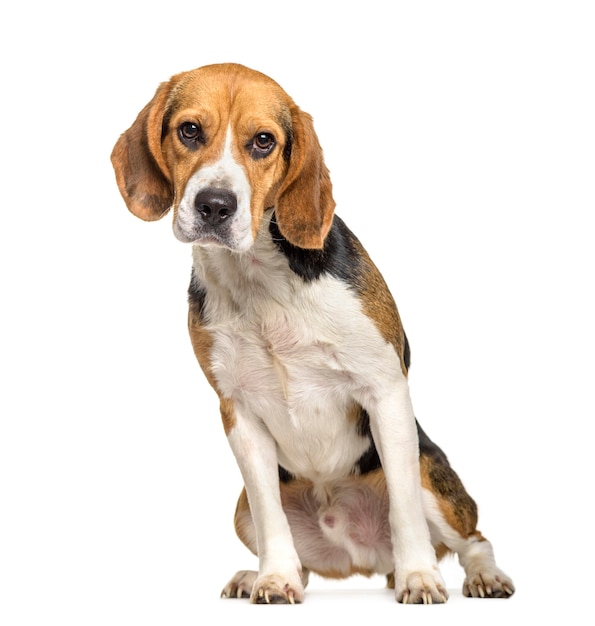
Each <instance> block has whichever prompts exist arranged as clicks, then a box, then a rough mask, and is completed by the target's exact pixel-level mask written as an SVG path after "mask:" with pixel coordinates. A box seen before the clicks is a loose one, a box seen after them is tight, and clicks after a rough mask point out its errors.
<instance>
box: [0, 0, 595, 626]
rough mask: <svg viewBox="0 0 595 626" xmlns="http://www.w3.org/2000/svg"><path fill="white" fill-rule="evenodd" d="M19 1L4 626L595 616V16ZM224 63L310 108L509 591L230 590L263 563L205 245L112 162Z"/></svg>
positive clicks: (7, 99) (583, 6)
mask: <svg viewBox="0 0 595 626" xmlns="http://www.w3.org/2000/svg"><path fill="white" fill-rule="evenodd" d="M5 4H6V6H4V8H3V9H1V11H2V13H3V15H2V16H0V23H1V26H0V28H1V29H2V36H1V37H0V46H1V48H2V49H1V50H0V53H1V63H2V66H1V68H2V97H1V100H0V102H1V104H0V106H1V108H2V110H1V112H0V113H1V124H2V131H1V135H0V149H1V152H2V157H3V159H2V162H3V165H2V170H1V171H2V194H1V196H0V198H1V213H0V255H1V257H0V261H1V264H0V271H1V284H0V285H1V286H0V293H1V294H2V304H1V308H0V316H1V324H0V342H1V343H0V359H1V362H0V366H1V372H0V386H1V397H0V412H1V413H0V417H1V425H0V428H1V431H0V623H1V624H2V625H3V626H13V625H17V624H27V625H33V624H35V625H40V624H47V623H50V622H51V623H60V624H65V625H66V624H76V625H81V624H85V625H87V624H89V625H91V624H93V625H94V624H101V625H103V624H110V625H119V624H126V625H131V624H142V625H147V624H175V625H180V624H198V623H205V621H207V620H211V621H212V620H215V623H228V621H231V620H238V621H240V620H241V622H242V623H257V622H258V623H273V621H274V623H277V622H278V621H279V620H282V621H285V622H289V623H298V621H299V622H300V623H303V621H304V620H310V621H312V620H314V623H319V621H320V622H322V619H323V616H324V619H332V620H333V622H336V623H346V624H350V623H357V622H361V620H362V619H366V620H367V621H372V620H375V619H376V618H377V619H378V621H381V620H383V619H386V618H389V619H391V620H392V619H394V620H395V621H396V620H400V619H408V620H410V622H409V623H415V624H420V623H424V624H425V623H428V624H429V623H432V624H435V623H445V621H446V623H451V621H452V622H454V621H455V620H456V621H457V623H459V624H467V623H478V622H479V623H482V624H492V623H493V624H496V623H501V622H503V621H505V620H506V621H508V622H509V623H510V620H517V621H515V622H513V623H518V620H519V619H522V618H530V619H536V620H537V619H539V618H545V617H548V618H553V619H556V618H560V619H565V620H569V618H570V621H571V622H572V619H573V618H575V621H579V622H581V621H582V622H583V623H584V620H583V619H581V617H580V616H581V615H582V614H583V612H586V611H590V608H589V606H590V604H589V603H590V601H591V600H592V595H593V590H592V585H593V580H592V578H593V577H592V571H593V570H592V560H593V543H592V540H591V530H592V519H591V513H590V512H591V510H592V508H591V506H592V505H591V502H590V501H591V499H592V496H593V466H592V445H591V438H592V434H591V433H592V424H593V418H594V417H595V408H594V402H593V380H594V379H593V375H594V368H593V358H594V354H595V345H594V343H595V342H594V332H593V324H594V319H595V308H594V305H593V270H594V268H595V258H594V254H593V234H594V227H593V221H592V220H593V209H594V208H595V192H594V165H595V114H594V112H595V90H594V89H595V87H594V85H595V83H594V79H595V72H594V70H595V45H594V41H595V37H594V34H593V33H594V32H595V21H594V19H593V11H591V10H590V7H592V3H590V2H575V1H572V0H565V1H563V2H562V1H560V2H552V1H548V0H542V1H540V2H527V1H524V0H515V1H512V2H510V1H506V0H500V1H498V2H480V1H477V0H475V1H468V2H461V1H453V2H443V1H441V2H424V1H420V2H409V3H401V2H393V3H389V2H386V1H376V0H367V1H366V2H363V3H355V2H323V1H322V0H318V1H317V2H310V1H308V0H301V1H300V2H296V3H283V2H279V1H274V2H268V1H260V0H255V1H243V2H227V1H226V0H212V1H211V2H206V1H204V0H203V1H199V0H195V1H194V2H180V1H177V0H170V1H169V2H160V3H156V2H145V3H141V2H138V3H137V2H130V3H129V2H126V1H125V0H122V1H121V2H118V3H115V2H112V3H107V6H105V5H103V4H100V3H98V4H85V3H82V4H81V3H74V2H72V3H69V2H63V1H60V0H56V1H54V2H32V3H28V4H22V3H21V4H20V5H19V8H7V7H8V6H9V5H8V3H5ZM211 5H212V6H211ZM222 61H235V62H240V63H243V64H245V65H248V66H252V67H254V68H256V69H259V70H261V71H263V72H264V73H266V74H269V75H270V76H272V77H273V78H275V79H276V80H277V81H278V82H279V83H280V84H281V85H282V86H283V87H285V89H286V90H287V91H288V92H289V93H290V94H291V95H292V96H293V98H294V99H295V100H296V102H297V103H298V104H299V105H300V106H301V108H303V109H304V110H306V111H308V112H309V113H311V114H312V115H313V116H314V121H315V126H316V128H317V131H318V134H319V138H320V141H321V143H322V145H323V147H324V149H325V155H326V161H327V164H328V166H329V167H330V170H331V174H332V178H333V183H334V193H335V198H336V200H337V205H338V206H337V212H338V214H340V215H341V216H342V217H343V218H344V219H345V221H346V222H347V223H348V225H349V226H350V227H351V228H352V229H353V230H354V231H355V232H356V233H357V234H358V236H359V237H360V239H361V240H362V242H363V243H364V245H365V246H366V248H367V249H368V251H369V252H370V254H371V256H372V257H373V258H374V259H375V261H376V262H377V264H378V266H379V267H380V269H381V271H382V272H383V273H384V275H385V277H386V278H387V281H388V283H389V285H390V287H391V290H392V292H393V294H394V296H395V298H396V300H397V302H398V304H399V307H400V311H401V315H402V317H403V320H404V323H405V326H406V329H407V333H408V335H409V339H410V341H411V344H412V349H413V368H412V371H411V388H412V394H413V402H414V405H415V408H416V413H417V415H418V417H419V419H420V421H421V423H422V424H423V426H424V428H425V429H426V431H427V432H428V433H429V434H430V436H431V437H432V438H433V439H434V440H435V441H436V442H438V443H439V444H440V445H441V446H442V447H443V448H444V449H445V451H446V452H447V454H448V456H449V458H450V460H451V462H452V464H453V465H454V467H455V469H456V470H457V471H458V472H459V474H460V475H461V477H462V479H463V481H464V482H465V484H466V486H467V488H468V490H469V491H470V492H471V494H472V495H473V496H474V497H475V498H476V500H477V501H478V504H479V507H480V528H481V530H482V531H483V532H484V534H485V535H486V536H487V537H489V538H490V539H491V540H492V542H493V544H494V546H495V550H496V555H497V558H498V561H499V563H500V565H501V566H502V567H503V568H504V569H505V570H506V571H507V572H508V573H510V575H511V576H512V577H513V579H514V581H515V583H516V585H517V590H518V591H517V595H516V596H515V597H514V598H513V599H511V600H509V601H491V602H488V601H484V602H482V601H473V600H466V599H464V598H462V596H461V592H460V588H461V583H462V580H463V573H462V570H461V569H460V568H459V566H458V564H457V563H456V562H455V561H451V562H448V563H447V564H446V565H445V567H444V568H443V572H444V576H445V577H446V581H447V586H448V588H449V590H450V593H451V600H450V601H449V603H448V604H447V605H446V606H444V607H433V608H430V607H402V606H399V605H396V604H395V603H394V601H393V600H392V598H391V594H390V593H389V592H386V591H383V590H382V584H383V581H382V580H381V579H373V580H371V581H368V580H366V579H361V578H354V579H351V580H349V581H346V582H343V583H336V582H333V583H331V584H325V583H323V582H322V581H320V579H314V580H313V581H312V584H311V587H310V593H309V595H308V597H307V601H306V603H305V604H303V605H302V606H300V607H254V606H250V605H248V604H247V603H246V602H245V601H224V600H219V597H218V596H219V592H220V590H221V588H222V586H223V584H224V583H225V582H226V581H227V579H228V578H229V577H230V576H231V575H232V573H233V572H235V570H236V569H240V568H246V567H247V568H251V567H253V566H254V564H255V560H254V559H253V557H252V556H251V555H250V554H249V553H248V552H247V550H246V549H245V548H244V547H243V546H242V545H241V544H240V542H239V540H237V539H236V537H235V534H234V531H233V526H232V517H233V510H234V507H235V501H236V498H237V495H238V493H239V490H240V487H241V482H240V479H239V474H238V471H237V469H236V467H235V463H234V460H233V458H232V456H231V453H230V452H229V450H228V447H227V442H226V440H225V436H224V434H223V430H222V427H221V425H220V420H219V415H218V407H217V402H216V397H215V394H214V392H212V391H211V389H210V388H209V387H208V385H207V384H206V382H205V381H204V379H203V378H202V374H201V373H200V370H199V367H198V365H197V363H196V361H195V360H194V357H193V355H192V351H191V348H190V343H189V340H188V338H187V335H186V328H185V324H186V287H187V283H188V278H189V271H190V249H189V248H188V247H185V246H183V245H182V244H180V243H178V242H177V241H176V240H175V239H174V237H173V235H172V234H171V223H170V218H169V217H168V218H166V219H164V220H163V221H162V222H159V223H156V224H155V223H153V224H145V223H143V222H141V221H140V220H137V219H136V218H134V217H133V216H132V215H130V214H129V213H128V212H127V210H126V208H125V206H124V203H123V201H122V200H121V198H120V196H119V193H118V191H117V188H116V185H115V181H114V177H113V171H112V169H111V164H110V161H109V155H110V152H111V149H112V146H113V144H114V142H115V141H116V139H117V137H118V136H119V134H120V133H121V132H123V131H124V130H125V129H126V128H128V126H129V125H130V124H131V123H132V121H133V119H134V118H135V116H136V114H137V113H138V111H139V110H140V109H141V108H142V107H143V106H144V105H145V103H146V102H148V100H149V99H150V98H151V97H152V95H153V93H154V91H155V89H156V87H157V85H158V84H159V82H161V81H163V80H166V79H168V78H169V76H171V75H172V74H174V73H177V72H180V71H183V70H188V69H192V68H194V67H197V66H200V65H204V64H208V63H212V62H222ZM585 615H586V613H585ZM205 616H207V617H205ZM372 616H374V617H372ZM390 623H392V622H390ZM532 623H537V622H532Z"/></svg>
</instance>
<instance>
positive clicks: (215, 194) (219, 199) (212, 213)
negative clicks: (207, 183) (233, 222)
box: [194, 189, 238, 226]
mask: <svg viewBox="0 0 595 626" xmlns="http://www.w3.org/2000/svg"><path fill="white" fill-rule="evenodd" d="M194 206H195V207H196V210H197V211H198V213H199V214H200V215H201V217H202V219H203V220H204V221H205V222H207V223H209V224H211V226H218V225H219V224H221V223H222V222H224V221H225V220H226V219H227V218H228V217H231V216H232V215H233V214H234V213H235V212H236V211H237V209H238V201H237V198H236V196H235V194H233V193H231V192H229V191H225V190H223V189H203V190H202V191H199V192H198V193H197V194H196V197H195V198H194Z"/></svg>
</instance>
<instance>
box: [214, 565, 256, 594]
mask: <svg viewBox="0 0 595 626" xmlns="http://www.w3.org/2000/svg"><path fill="white" fill-rule="evenodd" d="M257 578H258V572H253V571H251V570H241V571H239V572H236V574H235V576H234V577H233V578H232V579H231V580H230V581H229V582H228V583H227V585H225V587H224V588H223V591H222V592H221V597H222V598H249V597H250V594H251V593H252V588H253V587H254V582H255V581H256V579H257Z"/></svg>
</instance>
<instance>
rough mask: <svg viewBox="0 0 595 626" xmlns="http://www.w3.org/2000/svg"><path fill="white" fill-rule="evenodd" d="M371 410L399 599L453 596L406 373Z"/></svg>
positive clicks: (439, 600)
mask: <svg viewBox="0 0 595 626" xmlns="http://www.w3.org/2000/svg"><path fill="white" fill-rule="evenodd" d="M391 387H392V388H391V390H390V391H389V392H388V393H385V394H384V395H383V397H382V398H381V399H380V400H379V401H378V402H377V403H375V406H374V409H373V410H372V411H370V425H371V428H372V435H373V437H374V442H375V445H376V448H377V450H378V454H379V456H380V459H381V463H382V467H383V469H384V473H385V476H386V484H387V489H388V494H389V502H390V509H389V522H390V528H391V539H392V545H393V559H394V565H395V572H394V576H395V596H396V599H397V601H398V602H403V603H405V604H407V603H411V604H414V603H424V604H431V603H442V602H445V601H446V600H447V598H448V593H447V591H446V588H445V585H444V581H443V580H442V576H441V575H440V571H439V569H438V563H437V560H436V553H435V551H434V548H433V547H432V544H431V540H430V532H429V529H428V525H427V522H426V519H425V515H424V512H423V504H422V493H421V480H420V472H419V442H418V436H417V428H416V425H415V417H414V414H413V407H412V405H411V400H410V396H409V386H408V383H407V380H406V379H403V380H402V381H399V382H398V384H397V385H394V383H393V384H392V386H391Z"/></svg>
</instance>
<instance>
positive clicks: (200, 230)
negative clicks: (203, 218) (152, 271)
mask: <svg viewBox="0 0 595 626" xmlns="http://www.w3.org/2000/svg"><path fill="white" fill-rule="evenodd" d="M197 221H198V220H195V222H194V223H193V224H184V221H183V220H180V219H179V218H176V219H175V220H174V224H173V231H174V236H175V237H176V239H177V240H178V241H181V242H182V243H189V244H192V245H195V246H202V247H205V248H212V247H217V248H227V249H228V250H233V251H244V250H247V249H248V248H250V246H251V245H252V243H253V239H252V234H251V232H250V231H249V230H248V231H247V232H245V233H242V232H238V229H237V227H236V226H237V225H235V224H233V223H232V222H231V221H230V223H228V224H218V225H216V226H213V225H207V224H204V223H196V222H197Z"/></svg>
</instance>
